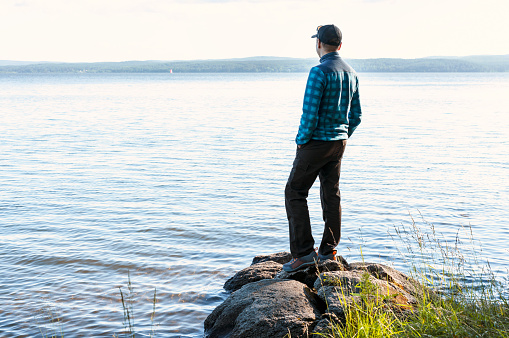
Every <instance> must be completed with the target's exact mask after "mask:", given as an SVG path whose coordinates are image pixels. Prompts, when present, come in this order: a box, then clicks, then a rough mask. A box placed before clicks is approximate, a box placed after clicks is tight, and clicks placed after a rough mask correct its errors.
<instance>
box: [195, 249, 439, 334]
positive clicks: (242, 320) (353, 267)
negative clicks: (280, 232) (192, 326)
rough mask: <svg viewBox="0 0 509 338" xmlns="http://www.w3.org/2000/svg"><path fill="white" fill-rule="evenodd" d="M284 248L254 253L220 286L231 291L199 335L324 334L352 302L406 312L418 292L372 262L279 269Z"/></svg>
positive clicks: (341, 319)
mask: <svg viewBox="0 0 509 338" xmlns="http://www.w3.org/2000/svg"><path fill="white" fill-rule="evenodd" d="M291 258H292V257H291V255H290V253H288V252H279V253H275V254H271V255H263V256H256V257H255V258H254V259H253V262H252V264H251V266H249V267H247V268H245V269H243V270H241V271H239V272H238V273H236V274H235V276H233V277H232V278H230V279H229V280H228V281H227V282H226V283H225V285H224V288H225V289H226V290H229V291H234V292H233V293H232V294H231V295H230V296H229V297H228V298H227V299H226V300H225V301H224V302H223V303H222V304H221V305H219V306H218V307H217V308H216V309H215V310H214V311H213V312H212V313H211V314H210V315H209V316H208V317H207V319H206V320H205V324H204V325H205V337H210V338H215V337H231V338H237V337H243V338H244V337H245V338H250V337H256V338H258V337H284V336H285V335H287V334H288V333H290V334H291V336H292V337H294V338H296V337H309V335H310V334H311V333H316V334H321V335H327V334H329V333H330V330H331V328H332V324H333V323H334V324H337V323H341V322H343V323H344V321H345V311H346V310H347V309H348V308H349V307H350V306H354V305H355V304H362V302H369V301H371V300H373V301H376V302H377V307H380V305H381V306H382V308H383V309H387V311H392V312H394V313H396V314H398V315H406V314H408V313H409V310H413V308H414V306H415V304H416V303H417V300H416V299H418V298H419V297H421V296H422V293H423V292H427V294H428V295H430V296H434V294H433V293H432V292H431V291H430V290H427V289H425V288H424V287H423V286H422V285H421V284H419V283H418V282H417V281H415V280H413V279H412V278H410V277H408V276H406V275H405V274H403V273H401V272H399V271H397V270H396V269H393V268H391V267H389V266H386V265H383V264H376V263H352V264H348V263H347V262H346V261H345V260H344V259H343V257H341V256H338V260H337V261H333V260H327V261H325V262H321V263H317V264H315V265H313V266H310V267H307V268H305V269H302V270H298V271H295V272H291V273H289V272H286V271H283V270H282V264H284V263H286V262H289V261H290V260H291Z"/></svg>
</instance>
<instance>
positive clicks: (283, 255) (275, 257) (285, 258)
mask: <svg viewBox="0 0 509 338" xmlns="http://www.w3.org/2000/svg"><path fill="white" fill-rule="evenodd" d="M291 260H292V254H291V253H289V252H286V251H283V252H278V253H274V254H270V255H260V256H255V258H253V261H252V262H251V265H253V264H257V263H261V262H267V261H272V262H276V263H279V264H285V263H288V262H289V261H291Z"/></svg>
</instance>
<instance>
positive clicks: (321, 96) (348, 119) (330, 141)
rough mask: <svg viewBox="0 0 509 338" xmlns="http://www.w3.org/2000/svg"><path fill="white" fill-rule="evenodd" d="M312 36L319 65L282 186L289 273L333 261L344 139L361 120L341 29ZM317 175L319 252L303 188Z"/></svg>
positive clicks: (322, 30)
mask: <svg viewBox="0 0 509 338" xmlns="http://www.w3.org/2000/svg"><path fill="white" fill-rule="evenodd" d="M312 38H316V52H317V53H318V56H319V57H320V64H319V65H317V66H315V67H313V68H311V71H310V72H309V77H308V80H307V85H306V91H305V94H304V104H303V108H302V117H301V119H300V126H299V131H298V134H297V137H296V139H295V142H296V143H297V154H296V156H295V161H294V162H293V168H292V171H291V172H290V177H289V178H288V183H287V184H286V189H285V206H286V213H287V216H288V222H289V225H290V251H291V253H292V256H293V259H292V260H291V261H290V262H289V263H286V264H284V265H283V269H284V270H285V271H288V272H291V271H296V270H298V269H301V268H304V267H306V266H309V265H313V264H315V261H322V260H326V259H335V256H336V250H335V248H336V246H337V245H338V243H339V239H340V235H341V203H340V201H341V198H340V193H339V173H340V168H341V159H342V157H343V153H344V151H345V147H346V140H347V139H348V138H349V137H350V136H351V135H352V133H353V132H354V130H355V128H356V127H357V126H358V125H359V124H360V122H361V106H360V101H359V81H358V79H357V74H356V73H355V71H354V70H353V69H352V68H351V67H350V66H349V65H348V64H346V62H344V61H343V60H342V59H341V58H340V56H339V54H338V51H339V50H340V48H341V39H342V34H341V31H340V30H339V28H338V27H336V26H334V25H325V26H319V27H318V28H317V33H316V34H315V35H313V36H312ZM317 176H318V177H319V178H320V199H321V202H322V210H323V220H324V222H325V229H324V232H323V236H322V242H321V244H320V247H319V248H318V253H316V252H315V250H314V244H315V241H314V239H313V235H312V233H311V223H310V220H309V211H308V205H307V197H308V191H309V189H310V188H311V186H312V185H313V183H314V182H315V180H316V177H317Z"/></svg>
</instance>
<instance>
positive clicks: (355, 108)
mask: <svg viewBox="0 0 509 338" xmlns="http://www.w3.org/2000/svg"><path fill="white" fill-rule="evenodd" d="M361 117H362V111H361V101H360V99H359V81H358V80H357V89H356V90H355V92H354V93H353V96H352V101H351V103H350V112H348V121H349V122H348V137H350V136H352V134H353V132H354V131H355V128H357V126H358V125H359V124H360V123H361Z"/></svg>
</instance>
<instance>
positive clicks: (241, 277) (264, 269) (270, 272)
mask: <svg viewBox="0 0 509 338" xmlns="http://www.w3.org/2000/svg"><path fill="white" fill-rule="evenodd" d="M282 269H283V265H282V264H279V263H276V262H274V261H263V262H261V263H256V264H253V265H251V266H248V267H247V268H245V269H242V270H240V271H239V272H237V273H236V274H235V276H233V277H231V278H230V279H228V280H227V281H226V283H224V286H223V287H224V289H225V290H226V291H236V290H238V289H240V288H241V287H243V286H244V285H246V284H249V283H252V282H256V281H259V280H262V279H272V278H274V276H276V274H277V273H278V272H280V271H281V270H282Z"/></svg>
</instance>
